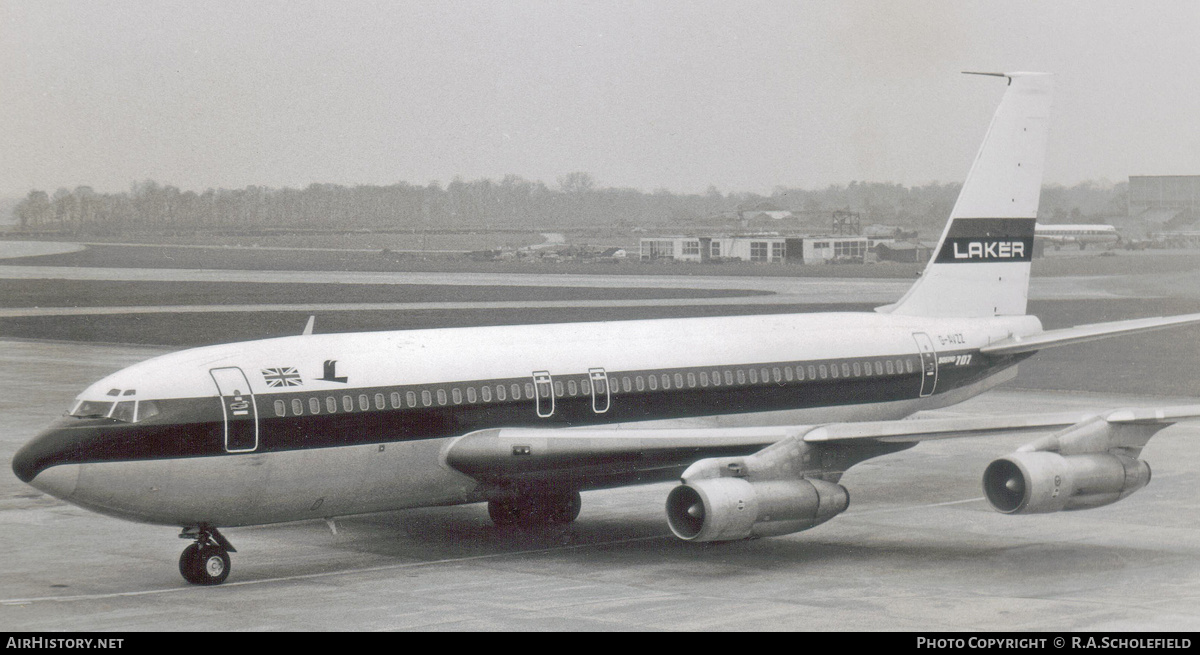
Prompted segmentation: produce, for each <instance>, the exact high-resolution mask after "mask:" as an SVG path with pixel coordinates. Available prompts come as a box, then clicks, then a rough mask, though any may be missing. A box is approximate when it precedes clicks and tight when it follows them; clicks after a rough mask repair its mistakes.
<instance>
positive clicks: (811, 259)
mask: <svg viewBox="0 0 1200 655" xmlns="http://www.w3.org/2000/svg"><path fill="white" fill-rule="evenodd" d="M893 241H894V239H893V238H892V237H869V236H846V235H838V236H781V235H777V234H769V235H768V234H755V235H734V236H694V235H693V236H663V237H645V238H642V239H641V241H640V244H639V246H640V247H639V252H640V255H641V259H642V261H651V260H662V259H670V260H674V261H685V262H712V261H723V260H741V261H747V262H757V263H762V264H783V263H788V264H822V263H842V262H857V263H862V262H864V261H866V259H867V257H868V255H870V254H871V253H873V252H874V249H875V246H877V245H879V244H881V243H892V242H893Z"/></svg>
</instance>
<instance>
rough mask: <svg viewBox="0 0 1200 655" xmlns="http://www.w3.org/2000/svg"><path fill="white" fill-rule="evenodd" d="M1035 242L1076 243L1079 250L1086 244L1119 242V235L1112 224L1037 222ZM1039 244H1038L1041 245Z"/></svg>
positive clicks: (1059, 245) (1057, 244) (1034, 233)
mask: <svg viewBox="0 0 1200 655" xmlns="http://www.w3.org/2000/svg"><path fill="white" fill-rule="evenodd" d="M1033 236H1034V239H1035V243H1037V242H1041V244H1045V245H1050V246H1052V247H1054V248H1060V247H1062V246H1063V245H1066V244H1074V245H1078V246H1079V249H1080V250H1084V249H1086V248H1087V247H1088V244H1097V243H1120V241H1121V235H1120V234H1118V233H1117V228H1116V227H1114V226H1112V225H1070V224H1067V225H1043V224H1041V223H1039V224H1038V225H1037V226H1035V228H1034V231H1033ZM1041 244H1039V245H1041Z"/></svg>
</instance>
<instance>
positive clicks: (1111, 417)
mask: <svg viewBox="0 0 1200 655" xmlns="http://www.w3.org/2000/svg"><path fill="white" fill-rule="evenodd" d="M1001 77H1004V78H1005V79H1006V80H1007V81H1008V84H1009V86H1008V89H1007V91H1006V92H1005V95H1004V98H1003V100H1002V101H1001V103H1000V107H999V109H998V110H997V112H996V115H995V118H994V119H993V122H992V125H991V128H990V130H989V132H988V134H987V136H986V138H985V140H984V143H983V146H982V148H981V150H980V153H979V155H978V157H977V158H976V160H975V162H974V164H973V166H972V168H971V171H970V174H969V175H968V177H967V180H966V182H965V184H964V185H963V189H962V192H961V195H960V196H959V198H958V202H957V204H956V205H955V207H954V210H953V212H952V213H951V216H950V220H949V222H948V223H947V225H946V228H945V230H944V232H943V234H942V236H941V240H940V242H939V245H938V246H937V249H936V251H935V255H934V257H933V259H932V260H931V261H930V262H929V264H928V266H927V268H926V269H925V272H924V274H923V276H922V277H921V278H920V279H919V280H918V281H917V282H916V283H915V284H914V285H913V287H912V288H911V289H910V290H909V291H908V293H907V294H906V295H905V296H904V297H903V298H901V299H900V300H899V301H898V302H897V303H895V304H893V305H889V306H887V307H881V308H879V309H878V310H877V311H876V312H874V313H819V314H794V315H770V316H735V317H720V318H689V319H663V320H639V321H621V322H596V323H576V324H561V325H524V326H504V327H479V328H454V329H437V330H414V331H400V332H371V333H360V334H310V333H309V332H310V330H305V332H306V333H305V334H302V335H297V336H291V337H283V338H277V339H267V340H262V341H253V342H247V343H235V344H227V345H218V346H210V347H205V348H196V349H191V350H185V351H182V352H177V353H173V354H169V355H165V356H162V357H157V358H154V359H151V360H148V361H146V362H143V363H140V364H136V365H134V366H131V367H129V368H127V369H124V370H122V371H119V372H117V373H114V374H112V375H110V376H108V377H106V378H104V379H102V380H100V381H99V382H96V383H95V384H93V385H92V386H90V387H88V388H87V389H86V390H84V391H83V393H81V394H80V395H79V397H78V398H77V399H76V401H75V403H74V404H73V405H72V406H71V408H70V411H69V415H68V416H66V417H64V418H62V419H60V420H59V421H57V422H56V423H54V424H53V425H52V426H50V427H49V428H48V429H46V430H45V431H44V432H42V433H41V434H39V435H38V436H37V437H35V438H34V439H33V440H32V441H30V442H29V443H28V444H27V445H26V446H24V447H23V448H22V449H21V450H20V451H19V452H18V453H17V455H16V457H15V458H14V460H13V470H14V471H15V472H16V474H17V475H18V476H19V477H20V479H21V480H24V481H26V482H28V483H29V484H31V485H33V486H34V487H37V488H38V489H41V490H43V491H45V492H46V493H49V494H52V495H54V496H56V497H58V498H61V499H63V500H66V501H68V502H71V503H74V504H76V505H79V506H80V507H84V508H87V509H90V510H94V511H97V512H101V513H104V514H109V515H112V516H116V517H120V518H124V519H129V520H133V521H142V522H147V523H154V524H162V525H173V526H180V527H182V528H183V536H186V537H188V538H190V539H193V540H194V543H192V544H191V545H190V546H188V547H187V548H186V549H185V550H184V552H183V554H182V555H181V557H180V560H179V568H180V571H181V573H182V574H183V576H184V577H185V578H186V579H187V580H189V581H190V582H194V583H199V584H216V583H219V582H221V581H223V580H225V578H226V576H227V575H228V574H229V571H230V560H229V555H228V553H229V552H233V550H234V549H233V546H232V545H231V544H230V543H229V541H228V540H227V539H226V538H225V536H224V535H222V533H221V532H220V531H219V529H218V528H220V529H226V528H232V527H237V526H245V525H254V524H262V523H272V522H282V521H295V520H301V519H311V518H332V517H338V516H344V515H350V514H358V513H365V512H379V511H386V510H395V509H401V508H409V507H420V506H430V505H448V504H455V503H472V502H487V503H488V509H489V513H490V515H491V517H492V519H493V520H494V521H495V522H496V523H497V524H499V525H514V524H516V525H523V526H535V525H539V524H562V523H567V522H570V521H572V520H574V519H575V517H576V516H577V514H578V513H579V509H580V502H581V501H580V492H581V491H585V490H589V489H598V488H604V487H613V486H618V485H631V484H638V483H646V482H657V481H666V480H672V479H681V484H680V485H679V486H677V487H676V488H675V489H674V490H673V491H672V492H671V493H670V495H669V496H668V498H667V503H666V510H667V520H668V523H669V525H670V528H671V530H672V531H673V532H674V534H675V535H677V536H678V537H679V538H681V539H685V540H691V541H720V540H732V539H742V538H745V537H751V536H766V535H782V534H788V533H792V532H796V531H800V530H805V529H808V528H811V527H813V526H815V525H818V524H820V523H822V522H824V521H827V520H829V519H830V518H832V517H834V516H835V515H837V514H838V513H840V512H842V511H844V510H845V509H846V507H847V505H848V503H849V496H848V493H847V490H846V489H845V488H844V487H843V486H841V485H840V484H839V481H840V479H841V476H842V474H843V473H844V472H845V471H846V470H847V469H848V468H849V467H851V466H853V465H854V464H856V463H858V462H862V461H864V460H866V459H869V458H872V457H877V456H880V455H885V454H888V453H893V452H896V451H900V450H904V449H906V448H909V447H911V446H913V445H914V444H915V443H917V442H919V441H921V440H924V439H940V438H948V437H958V436H969V435H979V434H987V433H993V432H1012V431H1019V430H1041V431H1049V430H1052V429H1060V431H1058V432H1056V433H1054V434H1052V435H1050V436H1048V437H1044V438H1041V439H1039V440H1037V441H1034V442H1033V443H1031V444H1029V445H1028V446H1026V447H1023V448H1021V449H1019V450H1018V451H1017V452H1015V453H1012V454H1010V455H1007V456H1004V457H1001V458H999V459H997V460H996V461H994V462H993V463H992V464H991V465H990V466H988V467H987V469H986V471H984V473H983V481H984V487H985V490H986V495H987V497H988V499H989V501H991V503H992V504H993V505H994V506H995V507H996V509H998V510H1000V511H1002V512H1008V513H1032V512H1055V511H1059V510H1069V509H1082V508H1088V507H1095V506H1099V505H1104V504H1108V503H1111V502H1115V501H1116V500H1118V499H1121V498H1124V497H1125V496H1127V495H1129V494H1131V493H1133V492H1134V491H1137V490H1138V489H1140V488H1142V487H1143V486H1145V485H1146V484H1147V483H1148V482H1149V480H1150V470H1149V467H1148V465H1147V464H1146V463H1145V462H1143V461H1141V460H1139V459H1138V456H1139V453H1140V450H1141V448H1142V447H1143V446H1144V445H1145V443H1146V440H1147V439H1148V438H1149V437H1150V436H1151V435H1153V434H1154V433H1155V432H1157V431H1159V430H1161V429H1162V428H1163V427H1165V426H1166V425H1169V424H1171V423H1173V422H1175V421H1178V420H1184V419H1188V418H1192V417H1195V416H1197V415H1200V407H1177V408H1150V409H1137V410H1115V411H1110V412H1106V413H1103V414H1101V415H1099V416H1088V417H1083V416H1078V415H1052V416H1040V415H1038V416H1032V415H1023V414H1021V412H1019V411H1014V412H1013V413H1012V414H1010V415H1007V416H1002V417H986V418H954V419H917V420H905V421H901V420H899V419H901V418H904V417H906V416H909V415H911V414H913V413H914V412H917V411H919V410H924V409H931V408H938V407H945V406H948V405H952V404H954V403H958V402H961V401H963V400H966V399H968V398H971V397H972V396H975V395H978V394H980V393H982V392H984V391H986V390H988V389H990V388H992V387H994V386H996V385H997V384H1000V383H1001V382H1004V381H1006V380H1010V379H1012V378H1013V377H1014V376H1015V375H1016V372H1017V364H1018V363H1019V362H1021V361H1022V360H1024V359H1026V358H1028V357H1030V356H1031V355H1033V354H1034V353H1035V352H1036V351H1038V350H1041V349H1043V348H1050V347H1053V346H1060V345H1064V344H1070V343H1077V342H1080V341H1086V340H1089V339H1095V338H1100V337H1105V336H1110V335H1114V334H1121V333H1127V332H1135V331H1140V330H1148V329H1156V328H1163V327H1167V326H1171V325H1181V324H1185V323H1195V322H1198V321H1200V315H1188V316H1177V317H1170V318H1153V319H1141V320H1135V321H1122V322H1117V323H1105V324H1097V325H1087V326H1081V327H1076V328H1068V329H1060V330H1043V329H1042V325H1041V323H1040V322H1039V321H1038V319H1037V318H1036V317H1034V316H1029V315H1026V311H1025V310H1026V295H1027V290H1028V282H1029V270H1030V260H1031V257H1032V252H1033V240H1034V236H1035V228H1034V223H1035V216H1036V214H1037V205H1038V197H1039V193H1040V188H1041V179H1042V165H1043V164H1042V162H1043V152H1044V148H1045V140H1046V130H1047V125H1046V124H1047V118H1048V114H1049V108H1050V97H1051V87H1052V83H1051V77H1050V76H1048V75H1045V74H1037V73H1013V74H1006V75H1003V76H1001Z"/></svg>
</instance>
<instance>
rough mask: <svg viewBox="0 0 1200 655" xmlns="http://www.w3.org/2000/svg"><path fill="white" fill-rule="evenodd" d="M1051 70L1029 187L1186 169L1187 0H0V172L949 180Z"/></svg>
mask: <svg viewBox="0 0 1200 655" xmlns="http://www.w3.org/2000/svg"><path fill="white" fill-rule="evenodd" d="M963 70H982V71H1014V70H1046V71H1050V72H1053V73H1056V74H1057V76H1058V77H1057V86H1058V91H1057V95H1056V102H1055V110H1054V115H1053V116H1054V117H1053V122H1052V124H1051V133H1050V145H1049V155H1048V156H1049V161H1048V166H1047V173H1046V176H1047V182H1049V183H1061V184H1074V183H1077V182H1080V181H1083V180H1102V179H1107V180H1110V181H1121V180H1124V179H1125V178H1126V177H1127V176H1129V175H1145V174H1200V2H1196V1H1195V0H1179V1H1172V2H1165V1H1164V2H1156V1H1146V0H1142V1H1136V2H1133V1H1131V2H1097V1H1088V2H1058V1H1056V2H1044V1H1037V2H1016V1H1004V2H999V1H996V2H964V1H962V0H953V1H949V0H947V1H937V0H919V1H913V2H846V1H843V0H838V1H836V2H835V1H830V2H783V1H782V0H771V1H767V2H747V1H744V0H743V1H738V2H728V1H722V2H696V1H689V2H682V1H681V2H648V1H644V0H643V1H638V2H564V1H561V0H555V1H546V2H495V1H488V2H447V1H445V0H438V1H437V2H400V1H397V2H369V1H346V0H339V1H338V2H327V1H324V0H322V1H299V0H289V1H286V2H268V1H262V0H255V1H253V2H244V1H237V2H225V1H216V0H203V1H200V0H192V1H188V2H167V1H162V0H144V1H137V2H134V1H130V0H108V1H104V0H88V1H86V2H84V1H78V2H58V1H48V0H0V195H4V196H11V195H24V194H25V193H26V192H27V191H29V190H30V189H31V188H39V189H43V190H47V191H51V192H53V190H54V189H56V188H58V187H63V186H66V187H75V186H77V185H82V184H86V185H91V186H92V187H94V188H95V189H96V190H98V191H122V190H127V189H128V188H129V185H130V183H131V182H133V181H135V180H142V179H154V180H157V181H159V182H162V183H170V184H174V185H176V186H179V187H181V188H184V189H193V190H197V191H200V190H203V189H205V188H208V187H226V188H234V187H243V186H246V185H251V184H257V185H263V186H270V187H283V186H290V187H303V186H305V185H307V184H310V183H312V182H333V183H339V184H360V183H365V184H391V183H394V182H397V181H407V182H410V183H415V184H425V183H428V182H429V181H431V180H439V181H441V182H442V183H443V184H445V183H446V182H448V181H450V180H451V179H452V178H454V177H455V176H461V177H462V178H464V179H467V180H470V179H477V178H481V177H490V178H493V179H499V178H500V177H502V176H503V175H505V174H509V173H513V174H517V175H520V176H522V177H525V178H528V179H533V180H543V181H545V182H546V183H547V184H550V185H552V186H553V185H555V184H556V180H557V179H558V178H559V177H561V176H563V175H565V174H567V173H569V172H572V171H587V172H590V173H591V174H592V175H593V176H594V177H595V179H596V181H597V183H599V184H600V185H602V186H628V187H635V188H639V189H643V190H646V191H650V190H654V189H658V188H667V189H670V190H672V191H676V192H703V191H704V190H705V189H706V188H707V187H708V186H709V185H710V184H712V185H716V187H717V188H718V189H720V190H721V191H722V192H728V191H758V192H769V191H770V190H771V188H773V187H774V186H776V185H789V186H801V187H809V188H815V187H823V186H825V185H828V184H831V183H846V182H849V181H851V180H869V181H877V182H898V183H902V184H924V183H927V182H932V181H939V182H949V181H961V180H962V178H963V177H964V176H965V175H966V171H967V168H968V167H969V165H970V161H971V158H972V157H973V156H974V154H975V150H976V149H977V148H978V145H979V141H980V139H981V138H982V135H983V133H984V131H985V130H986V127H987V122H988V120H989V119H990V116H991V113H992V111H993V110H994V109H995V105H996V102H997V101H998V100H999V98H1000V96H1001V94H1002V93H1003V91H1004V88H1003V81H1002V80H997V79H995V78H986V77H969V76H963V75H960V74H959V71H963Z"/></svg>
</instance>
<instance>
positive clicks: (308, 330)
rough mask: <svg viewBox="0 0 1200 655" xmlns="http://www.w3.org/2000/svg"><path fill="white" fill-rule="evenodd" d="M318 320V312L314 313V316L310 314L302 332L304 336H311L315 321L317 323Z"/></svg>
mask: <svg viewBox="0 0 1200 655" xmlns="http://www.w3.org/2000/svg"><path fill="white" fill-rule="evenodd" d="M316 322H317V316H316V314H314V315H312V316H309V317H308V325H305V326H304V331H303V332H301V333H300V334H302V335H304V336H306V337H307V336H309V335H310V334H312V329H313V323H316Z"/></svg>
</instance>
